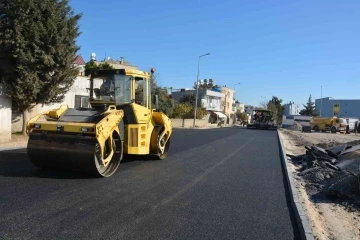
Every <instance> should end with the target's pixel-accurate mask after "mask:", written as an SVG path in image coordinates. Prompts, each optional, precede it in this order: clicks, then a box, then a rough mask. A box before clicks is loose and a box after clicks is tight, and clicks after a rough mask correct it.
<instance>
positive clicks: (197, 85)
mask: <svg viewBox="0 0 360 240" xmlns="http://www.w3.org/2000/svg"><path fill="white" fill-rule="evenodd" d="M207 55H210V53H207V54H204V55H201V56H199V59H198V72H197V77H196V96H195V110H194V123H193V128H195V123H196V112H197V102H198V94H199V73H200V58H201V57H204V56H207Z"/></svg>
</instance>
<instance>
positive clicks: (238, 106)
mask: <svg viewBox="0 0 360 240" xmlns="http://www.w3.org/2000/svg"><path fill="white" fill-rule="evenodd" d="M233 111H234V112H235V113H236V112H237V111H240V112H241V113H243V112H245V104H244V103H240V102H238V101H235V103H234V105H233Z"/></svg>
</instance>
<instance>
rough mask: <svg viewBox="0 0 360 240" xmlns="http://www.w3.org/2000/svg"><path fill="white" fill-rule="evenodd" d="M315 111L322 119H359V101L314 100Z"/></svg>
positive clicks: (327, 98) (329, 98) (328, 98)
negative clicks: (333, 117) (334, 117)
mask: <svg viewBox="0 0 360 240" xmlns="http://www.w3.org/2000/svg"><path fill="white" fill-rule="evenodd" d="M315 109H316V111H317V112H318V113H319V116H322V117H332V116H336V117H343V118H360V99H334V98H331V97H326V98H322V99H316V100H315Z"/></svg>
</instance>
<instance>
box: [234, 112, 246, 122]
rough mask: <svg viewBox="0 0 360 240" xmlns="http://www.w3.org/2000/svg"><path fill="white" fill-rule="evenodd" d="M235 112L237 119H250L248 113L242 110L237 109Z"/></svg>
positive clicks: (243, 120)
mask: <svg viewBox="0 0 360 240" xmlns="http://www.w3.org/2000/svg"><path fill="white" fill-rule="evenodd" d="M235 114H236V117H237V119H238V120H240V121H241V122H246V121H247V120H248V115H247V114H246V113H244V112H241V111H240V110H237V111H236V113H235Z"/></svg>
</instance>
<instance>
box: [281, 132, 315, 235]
mask: <svg viewBox="0 0 360 240" xmlns="http://www.w3.org/2000/svg"><path fill="white" fill-rule="evenodd" d="M277 136H278V141H279V145H280V150H281V159H282V165H283V168H284V172H285V174H286V180H287V184H286V185H287V187H288V190H289V192H290V198H291V205H292V210H293V212H294V213H295V218H296V223H297V225H298V228H299V230H300V237H301V239H306V240H314V239H315V238H314V235H313V232H312V229H311V227H310V224H309V220H308V217H307V216H306V214H305V211H304V209H303V206H302V204H301V201H300V198H299V195H298V191H297V189H296V186H295V183H294V178H293V176H292V173H291V168H290V163H289V162H288V161H287V157H286V152H285V148H284V144H283V142H282V139H281V137H280V131H279V129H278V130H277Z"/></svg>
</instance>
